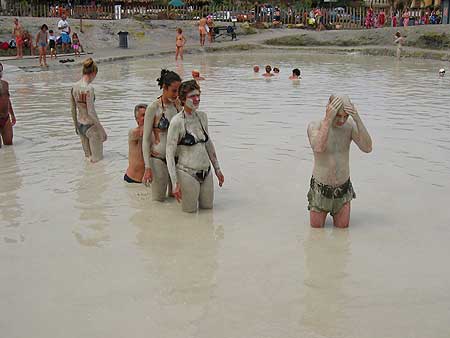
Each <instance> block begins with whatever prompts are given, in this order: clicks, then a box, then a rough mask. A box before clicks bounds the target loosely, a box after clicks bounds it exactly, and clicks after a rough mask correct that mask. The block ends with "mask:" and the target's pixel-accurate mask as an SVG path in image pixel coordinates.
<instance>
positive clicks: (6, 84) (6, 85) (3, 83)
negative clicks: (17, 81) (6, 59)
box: [0, 80, 9, 89]
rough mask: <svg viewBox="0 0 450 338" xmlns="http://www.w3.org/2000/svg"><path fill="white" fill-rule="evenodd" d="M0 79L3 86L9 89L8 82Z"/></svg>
mask: <svg viewBox="0 0 450 338" xmlns="http://www.w3.org/2000/svg"><path fill="white" fill-rule="evenodd" d="M0 81H2V86H3V88H5V89H9V83H8V82H7V81H5V80H0Z"/></svg>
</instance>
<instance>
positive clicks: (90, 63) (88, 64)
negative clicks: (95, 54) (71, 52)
mask: <svg viewBox="0 0 450 338" xmlns="http://www.w3.org/2000/svg"><path fill="white" fill-rule="evenodd" d="M97 72H98V67H97V64H96V63H95V61H94V60H93V59H92V58H89V59H86V60H85V61H84V62H83V75H87V74H92V73H95V74H97Z"/></svg>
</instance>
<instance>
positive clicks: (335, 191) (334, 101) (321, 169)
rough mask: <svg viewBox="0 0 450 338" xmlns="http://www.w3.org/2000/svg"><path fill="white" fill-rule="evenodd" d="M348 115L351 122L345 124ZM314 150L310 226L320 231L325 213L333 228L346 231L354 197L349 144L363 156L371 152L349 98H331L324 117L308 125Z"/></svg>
mask: <svg viewBox="0 0 450 338" xmlns="http://www.w3.org/2000/svg"><path fill="white" fill-rule="evenodd" d="M349 115H350V116H351V117H352V119H353V122H351V121H348V116H349ZM308 137H309V142H310V144H311V148H312V149H313V151H314V170H313V175H312V178H311V182H310V190H309V192H308V201H309V205H308V209H309V210H310V222H311V227H313V228H321V227H323V226H324V224H325V219H326V217H327V214H328V213H330V214H331V216H333V220H334V225H335V226H336V227H338V228H347V227H348V225H349V223H350V201H351V200H352V199H354V198H355V197H356V195H355V193H354V191H353V186H352V183H351V181H350V165H349V155H350V143H351V142H352V141H354V142H355V143H356V145H357V146H358V147H359V149H361V150H362V151H363V152H365V153H370V152H371V151H372V139H371V138H370V135H369V133H368V131H367V129H366V127H365V126H364V124H363V122H362V120H361V117H360V116H359V114H358V111H357V110H356V108H355V106H354V105H353V104H352V102H351V101H350V99H349V98H348V96H334V95H332V96H330V99H329V101H328V105H327V110H326V114H325V118H324V119H323V120H322V121H318V122H312V123H310V124H309V126H308Z"/></svg>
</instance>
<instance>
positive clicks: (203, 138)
mask: <svg viewBox="0 0 450 338" xmlns="http://www.w3.org/2000/svg"><path fill="white" fill-rule="evenodd" d="M179 98H180V101H181V104H182V105H183V110H182V111H181V112H180V113H179V114H177V115H176V116H175V117H174V118H173V119H172V121H171V123H170V127H169V133H168V135H167V147H166V158H167V168H168V170H169V174H170V179H171V181H172V186H173V194H174V196H175V198H176V199H177V201H179V202H180V201H181V205H182V209H183V211H185V212H196V211H197V208H198V207H200V208H202V209H211V208H212V207H213V200H214V185H213V178H212V173H211V164H212V166H213V168H214V172H215V174H216V176H217V179H218V180H219V186H222V184H223V182H224V176H223V174H222V172H221V170H220V166H219V161H218V160H217V155H216V150H215V148H214V144H213V141H212V140H211V137H210V135H209V133H208V117H207V116H206V114H205V113H204V112H201V111H198V110H197V109H198V107H199V104H200V87H199V85H198V84H197V82H196V81H195V80H190V81H185V82H183V83H182V84H181V86H180V90H179ZM175 156H177V157H178V162H177V163H175Z"/></svg>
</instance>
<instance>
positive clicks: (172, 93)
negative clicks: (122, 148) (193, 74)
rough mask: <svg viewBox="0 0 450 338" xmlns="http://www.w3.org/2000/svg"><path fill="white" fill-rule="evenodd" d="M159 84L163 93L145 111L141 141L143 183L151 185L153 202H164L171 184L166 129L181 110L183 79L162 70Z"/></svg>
mask: <svg viewBox="0 0 450 338" xmlns="http://www.w3.org/2000/svg"><path fill="white" fill-rule="evenodd" d="M157 82H158V85H159V87H160V88H161V89H162V90H163V93H162V95H161V96H160V97H158V98H157V99H156V101H155V102H153V103H152V104H151V105H149V106H148V108H147V111H146V112H145V120H144V136H143V140H142V153H143V154H144V162H145V172H144V177H143V178H142V183H144V184H149V183H150V182H151V183H152V198H153V200H156V201H164V199H165V198H166V194H167V187H168V185H169V183H170V180H169V172H168V171H167V165H166V139H167V130H168V129H169V124H170V121H171V120H172V118H173V117H174V116H175V115H176V114H177V113H178V111H179V110H181V106H180V103H179V101H178V87H180V84H181V78H180V76H179V75H178V74H177V73H175V72H172V71H169V70H166V69H163V70H162V71H161V76H160V77H159V79H158V80H157ZM169 191H171V189H170V190H169Z"/></svg>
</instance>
